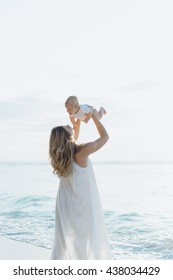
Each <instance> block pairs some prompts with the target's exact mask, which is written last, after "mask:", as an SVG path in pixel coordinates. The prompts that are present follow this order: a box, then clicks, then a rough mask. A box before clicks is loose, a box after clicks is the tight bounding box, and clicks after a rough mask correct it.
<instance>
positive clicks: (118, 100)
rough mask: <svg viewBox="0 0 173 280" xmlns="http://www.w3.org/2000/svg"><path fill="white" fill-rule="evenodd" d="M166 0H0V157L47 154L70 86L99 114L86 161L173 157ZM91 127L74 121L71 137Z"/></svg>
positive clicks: (171, 45)
mask: <svg viewBox="0 0 173 280" xmlns="http://www.w3.org/2000/svg"><path fill="white" fill-rule="evenodd" d="M172 12H173V2H172V1H171V0H165V1H164V0H162V1H161V0H158V1H154V0H150V1H149V0H145V1H144V0H131V1H128V0H121V1H120V0H106V1H103V0H92V1H91V0H88V1H82V0H80V1H79V0H74V1H70V0H63V1H62V0H61V1H60V0H49V1H48V0H30V1H22V0H7V1H0V35H1V36H0V38H1V43H0V160H1V161H15V160H22V161H32V160H33V161H37V160H41V161H47V160H48V142H49V136H50V131H51V129H52V127H54V126H56V125H64V124H68V123H69V119H68V115H67V113H66V110H65V108H64V102H65V100H66V98H67V97H68V96H69V95H77V96H78V98H79V101H80V103H81V104H84V103H87V104H90V105H93V106H95V107H96V108H97V109H99V107H100V106H103V107H105V108H106V110H107V114H106V115H105V116H104V117H103V119H102V122H103V124H104V125H105V127H106V129H107V130H108V133H109V136H110V139H109V142H108V143H107V144H106V145H105V146H104V147H103V148H102V149H101V150H100V151H98V152H97V153H95V154H94V155H92V157H93V159H94V160H95V161H116V162H117V161H120V162H130V161H132V162H136V161H137V162H139V161H141V162H143V161H144V162H158V161H159V162H160V161H161V162H173V145H172V143H173V132H172V120H173V110H172V104H173V85H172V77H173V52H172V50H173V38H172V26H173V17H172ZM97 136H98V134H97V132H96V130H95V128H94V125H93V123H92V120H91V121H90V122H89V123H88V124H85V123H82V127H81V134H80V138H79V140H80V142H87V141H92V140H95V139H96V137H97Z"/></svg>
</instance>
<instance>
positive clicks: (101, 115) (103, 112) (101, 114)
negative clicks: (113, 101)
mask: <svg viewBox="0 0 173 280" xmlns="http://www.w3.org/2000/svg"><path fill="white" fill-rule="evenodd" d="M106 113H107V112H106V110H105V109H104V108H103V107H100V110H99V111H98V114H99V116H100V119H101V118H102V117H103V115H105V114H106Z"/></svg>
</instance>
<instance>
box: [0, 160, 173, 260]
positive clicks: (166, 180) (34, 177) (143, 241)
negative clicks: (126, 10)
mask: <svg viewBox="0 0 173 280" xmlns="http://www.w3.org/2000/svg"><path fill="white" fill-rule="evenodd" d="M93 168H94V171H95V175H96V180H97V183H98V190H99V193H100V198H101V202H102V207H103V211H104V216H105V222H106V227H107V232H108V236H109V240H110V246H111V248H112V255H113V259H116V260H121V259H136V260H137V259H141V260H146V259H147V260H149V259H153V260H157V259H166V260H168V259H171V260H172V259H173V164H172V163H130V162H129V163H120V162H105V163H96V162H95V163H93ZM0 174H1V175H0V235H1V236H4V237H7V238H10V239H13V240H18V241H23V242H27V243H31V244H33V245H36V246H40V247H45V248H49V249H50V248H51V246H52V243H53V235H54V209H55V199H56V195H57V191H58V184H59V179H58V178H57V177H56V176H55V175H53V174H52V168H51V166H50V165H49V164H48V163H44V162H1V163H0ZM98 234H99V232H98Z"/></svg>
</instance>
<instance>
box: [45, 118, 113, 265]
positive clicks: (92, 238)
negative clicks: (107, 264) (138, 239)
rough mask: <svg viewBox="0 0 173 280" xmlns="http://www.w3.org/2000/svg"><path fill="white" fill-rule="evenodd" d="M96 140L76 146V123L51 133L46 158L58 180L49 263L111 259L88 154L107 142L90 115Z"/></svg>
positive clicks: (99, 125) (78, 124)
mask: <svg viewBox="0 0 173 280" xmlns="http://www.w3.org/2000/svg"><path fill="white" fill-rule="evenodd" d="M92 120H93V122H94V124H95V126H96V129H97V131H98V133H99V138H98V139H96V140H95V141H93V142H89V143H86V144H77V143H76V140H77V139H78V136H79V129H80V121H79V120H77V121H76V123H75V126H74V127H73V129H72V128H71V127H70V126H69V125H66V126H59V127H55V128H53V129H52V131H51V135H50V143H49V155H50V160H51V164H52V167H53V170H54V173H55V174H56V175H58V177H60V184H59V190H58V195H57V200H56V210H55V235H54V244H53V249H52V255H51V259H53V260H67V259H68V260H87V259H88V260H89V259H90V260H91V259H95V260H99V259H111V254H110V246H109V242H108V238H107V234H106V228H105V224H104V216H103V211H102V207H101V202H100V198H99V193H98V190H97V185H96V181H95V176H94V172H93V169H92V164H91V162H90V160H89V155H90V154H91V153H94V152H96V151H97V150H99V149H100V148H101V147H102V146H103V145H105V143H106V142H107V141H108V138H109V136H108V134H107V131H106V129H105V128H104V126H103V125H102V123H101V122H100V121H99V120H98V119H97V117H96V115H95V114H94V113H93V115H92Z"/></svg>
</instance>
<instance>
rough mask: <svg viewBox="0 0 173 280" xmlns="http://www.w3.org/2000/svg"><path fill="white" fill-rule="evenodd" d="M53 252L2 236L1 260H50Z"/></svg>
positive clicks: (0, 244)
mask: <svg viewBox="0 0 173 280" xmlns="http://www.w3.org/2000/svg"><path fill="white" fill-rule="evenodd" d="M50 256H51V250H49V249H46V248H42V247H37V246H34V245H32V244H29V243H25V242H21V241H15V240H12V239H9V238H7V237H3V236H0V260H50Z"/></svg>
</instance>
